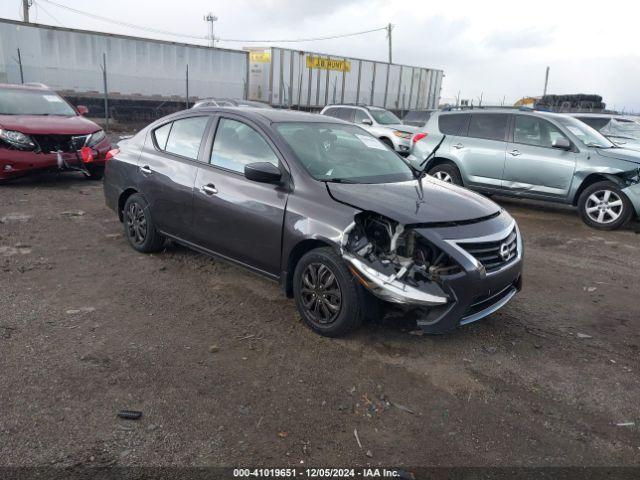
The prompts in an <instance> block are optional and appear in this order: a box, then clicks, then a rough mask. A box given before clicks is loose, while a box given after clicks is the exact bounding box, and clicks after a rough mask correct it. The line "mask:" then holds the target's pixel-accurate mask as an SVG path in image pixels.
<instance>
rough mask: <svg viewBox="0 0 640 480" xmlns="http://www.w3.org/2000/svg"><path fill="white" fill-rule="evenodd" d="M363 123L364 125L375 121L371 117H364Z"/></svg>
mask: <svg viewBox="0 0 640 480" xmlns="http://www.w3.org/2000/svg"><path fill="white" fill-rule="evenodd" d="M362 123H363V124H364V125H373V122H372V121H371V119H370V118H364V119H362Z"/></svg>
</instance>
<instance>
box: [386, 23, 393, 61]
mask: <svg viewBox="0 0 640 480" xmlns="http://www.w3.org/2000/svg"><path fill="white" fill-rule="evenodd" d="M392 30H393V25H391V24H390V23H389V24H388V25H387V38H388V39H389V63H393V55H392V53H391V52H392V39H391V31H392Z"/></svg>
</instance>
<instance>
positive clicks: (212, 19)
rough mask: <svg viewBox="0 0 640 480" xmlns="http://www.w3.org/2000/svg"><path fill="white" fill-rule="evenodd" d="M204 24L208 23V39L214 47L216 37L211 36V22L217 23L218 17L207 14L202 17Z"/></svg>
mask: <svg viewBox="0 0 640 480" xmlns="http://www.w3.org/2000/svg"><path fill="white" fill-rule="evenodd" d="M203 18H204V21H205V22H209V38H210V39H211V46H212V47H215V46H216V37H215V36H214V35H213V22H217V21H218V17H216V16H215V15H214V14H213V13H211V12H209V13H207V14H206V15H205V16H204V17H203Z"/></svg>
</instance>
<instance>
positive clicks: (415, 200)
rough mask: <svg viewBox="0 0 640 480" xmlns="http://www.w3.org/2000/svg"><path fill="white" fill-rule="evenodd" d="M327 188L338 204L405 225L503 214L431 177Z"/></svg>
mask: <svg viewBox="0 0 640 480" xmlns="http://www.w3.org/2000/svg"><path fill="white" fill-rule="evenodd" d="M420 184H422V189H420ZM327 188H328V189H329V193H330V194H331V196H332V197H333V198H334V199H335V200H337V201H338V202H341V203H346V204H348V205H351V206H353V207H356V208H359V209H361V210H370V211H373V212H376V213H379V214H380V215H384V216H386V217H389V218H391V219H393V220H396V221H398V222H400V223H403V224H405V225H407V224H413V223H435V222H459V221H465V220H474V219H477V218H482V217H486V216H489V215H493V214H495V213H497V212H499V211H500V207H499V206H498V205H496V204H495V203H494V202H492V201H491V200H489V199H487V198H485V197H483V196H482V195H479V194H477V193H474V192H472V191H470V190H467V189H465V188H462V187H458V186H456V185H451V184H449V183H445V182H441V181H439V180H433V179H430V178H423V179H422V180H421V181H418V180H410V181H407V182H400V183H380V184H346V183H327ZM420 192H422V194H421V193H420Z"/></svg>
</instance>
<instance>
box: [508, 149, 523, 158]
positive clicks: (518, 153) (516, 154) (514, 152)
mask: <svg viewBox="0 0 640 480" xmlns="http://www.w3.org/2000/svg"><path fill="white" fill-rule="evenodd" d="M509 154H510V155H513V156H514V157H517V156H518V155H522V154H521V153H520V152H519V151H518V150H511V151H510V152H509Z"/></svg>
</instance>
